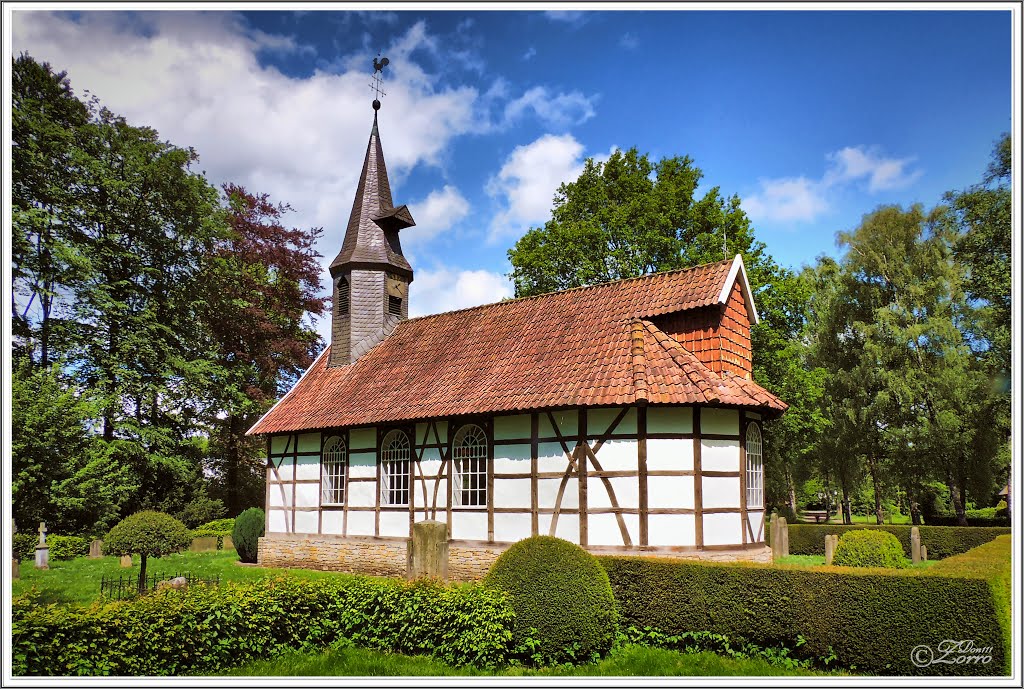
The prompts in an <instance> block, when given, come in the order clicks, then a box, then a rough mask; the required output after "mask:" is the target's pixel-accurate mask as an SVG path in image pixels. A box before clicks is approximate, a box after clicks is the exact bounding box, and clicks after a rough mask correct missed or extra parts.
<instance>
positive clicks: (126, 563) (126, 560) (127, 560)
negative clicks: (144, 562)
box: [121, 555, 132, 567]
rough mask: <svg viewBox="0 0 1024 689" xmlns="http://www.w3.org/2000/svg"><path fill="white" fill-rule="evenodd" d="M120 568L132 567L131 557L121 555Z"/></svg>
mask: <svg viewBox="0 0 1024 689" xmlns="http://www.w3.org/2000/svg"><path fill="white" fill-rule="evenodd" d="M121 566H122V567H131V566H132V556H131V555H122V556H121Z"/></svg>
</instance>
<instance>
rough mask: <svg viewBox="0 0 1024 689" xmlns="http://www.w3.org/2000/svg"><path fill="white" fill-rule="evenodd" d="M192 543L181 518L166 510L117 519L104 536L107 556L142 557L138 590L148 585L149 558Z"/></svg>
mask: <svg viewBox="0 0 1024 689" xmlns="http://www.w3.org/2000/svg"><path fill="white" fill-rule="evenodd" d="M191 543H192V537H191V536H190V535H189V533H188V529H186V528H185V525H184V524H182V523H181V522H180V521H178V520H177V519H175V518H174V517H172V516H171V515H169V514H164V513H163V512H152V511H142V512H136V513H135V514H133V515H131V516H130V517H126V518H125V519H122V520H121V521H120V522H118V523H117V524H116V525H115V526H114V528H113V529H111V530H110V533H108V534H107V537H106V538H104V539H103V551H104V552H105V553H106V554H107V555H132V554H134V553H138V554H139V555H140V556H141V557H142V562H141V564H140V566H139V591H144V590H145V588H146V559H147V558H149V557H161V556H163V555H170V554H171V553H180V552H181V551H182V550H185V549H186V548H188V547H189V545H190V544H191Z"/></svg>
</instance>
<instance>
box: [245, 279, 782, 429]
mask: <svg viewBox="0 0 1024 689" xmlns="http://www.w3.org/2000/svg"><path fill="white" fill-rule="evenodd" d="M732 264H733V261H732V260H729V261H721V262H719V263H711V264H707V265H702V266H697V267H696V268H691V269H688V270H679V271H673V272H669V273H658V274H654V275H647V276H644V277H640V278H634V279H630V280H620V281H617V282H610V283H605V284H601V285H594V286H591V287H580V288H576V289H570V290H565V291H562V292H554V293H551V294H545V295H542V296H539V297H529V298H525V299H515V300H509V301H504V302H498V303H496V304H488V305H486V306H477V307H474V308H470V309H463V310H461V311H451V312H448V313H441V314H437V315H434V316H425V317H422V318H413V319H410V320H407V321H403V322H402V323H401V324H399V325H398V327H397V328H396V329H395V331H394V332H393V333H392V334H391V335H390V336H388V337H387V338H385V339H384V340H383V341H382V342H381V343H380V344H378V345H377V346H376V347H374V348H373V349H371V350H370V351H369V352H367V353H366V354H364V355H363V356H362V357H360V358H359V359H358V360H357V361H356V362H355V363H353V364H350V365H348V366H337V367H333V368H331V367H328V366H327V363H328V361H329V360H330V357H329V356H325V354H326V352H327V351H328V350H325V351H324V353H323V354H321V355H320V357H319V358H318V359H317V361H316V362H315V363H314V364H313V365H312V366H311V367H310V369H309V370H308V371H307V372H306V374H305V375H304V376H303V377H302V379H300V380H299V382H298V383H297V384H296V385H295V387H294V388H292V390H291V391H290V392H289V393H288V394H287V395H286V396H285V397H284V398H283V399H282V400H281V401H280V402H278V404H277V405H276V406H275V407H274V408H273V409H271V410H270V411H269V412H268V413H267V414H266V415H265V416H264V417H263V418H262V419H260V420H259V421H258V422H257V423H256V425H254V426H253V427H252V428H251V429H249V434H262V433H281V432H292V431H299V430H305V429H316V428H329V427H340V426H357V425H367V424H375V423H385V422H394V421H410V420H414V419H426V418H433V417H442V416H455V415H463V414H476V413H495V412H512V411H525V410H530V409H544V408H549V407H564V406H577V405H579V406H600V405H622V404H634V403H637V402H639V403H641V404H643V403H644V400H647V401H648V402H650V403H651V404H668V403H672V404H692V403H702V404H705V403H706V404H721V405H731V406H743V407H751V408H758V409H760V410H761V411H763V412H765V413H767V414H769V415H774V414H779V413H781V412H783V411H784V410H785V409H786V404H785V403H784V402H782V401H781V400H779V399H778V398H777V397H775V396H774V395H772V394H771V393H769V392H767V391H766V390H764V389H762V388H761V387H760V386H758V385H757V384H756V383H753V382H752V381H747V380H744V379H742V378H740V377H739V376H735V375H732V374H726V375H724V376H719V375H717V374H715V373H714V372H712V371H711V370H709V369H708V368H707V367H706V366H705V365H704V364H702V363H701V362H700V361H698V360H697V358H696V357H695V356H694V355H693V354H692V353H690V352H689V351H688V350H686V349H685V348H684V347H683V346H682V345H680V344H679V343H678V342H677V341H676V340H674V339H672V338H671V337H669V336H668V335H666V334H665V333H663V332H662V331H661V330H659V329H658V328H657V327H656V326H655V325H654V324H653V323H651V322H650V321H649V320H647V319H648V318H650V317H652V316H656V315H659V314H662V313H670V312H673V311H680V310H685V309H692V308H697V307H701V306H707V305H709V304H714V303H718V298H719V294H720V293H721V292H722V288H723V284H724V281H725V280H726V279H727V278H728V276H729V272H730V268H731V267H732ZM328 349H329V348H328Z"/></svg>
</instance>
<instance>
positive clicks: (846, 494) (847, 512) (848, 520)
mask: <svg viewBox="0 0 1024 689" xmlns="http://www.w3.org/2000/svg"><path fill="white" fill-rule="evenodd" d="M843 523H844V524H852V523H853V510H851V509H850V490H849V489H848V488H847V487H846V484H845V483H844V484H843Z"/></svg>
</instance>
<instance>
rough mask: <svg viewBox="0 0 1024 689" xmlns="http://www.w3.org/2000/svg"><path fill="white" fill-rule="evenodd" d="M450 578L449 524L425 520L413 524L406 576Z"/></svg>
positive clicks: (415, 577)
mask: <svg viewBox="0 0 1024 689" xmlns="http://www.w3.org/2000/svg"><path fill="white" fill-rule="evenodd" d="M421 577H434V578H437V579H442V580H445V581H447V579H448V525H447V524H445V523H444V522H439V521H432V520H425V521H421V522H416V523H415V524H413V525H412V538H410V539H409V545H408V555H407V557H406V578H408V579H419V578H421Z"/></svg>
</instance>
